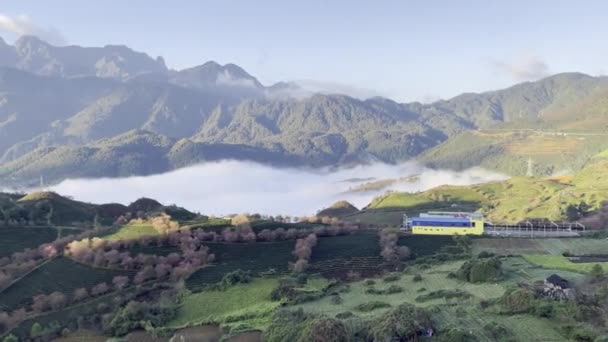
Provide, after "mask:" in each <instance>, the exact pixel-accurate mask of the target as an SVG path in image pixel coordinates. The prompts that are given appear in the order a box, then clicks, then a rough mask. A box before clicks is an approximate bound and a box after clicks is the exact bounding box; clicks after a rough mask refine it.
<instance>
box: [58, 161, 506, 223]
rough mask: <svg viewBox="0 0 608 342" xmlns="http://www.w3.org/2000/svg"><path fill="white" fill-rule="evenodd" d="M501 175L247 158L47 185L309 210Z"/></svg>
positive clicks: (203, 204) (214, 208) (95, 198)
mask: <svg viewBox="0 0 608 342" xmlns="http://www.w3.org/2000/svg"><path fill="white" fill-rule="evenodd" d="M415 174H416V175H420V176H419V181H418V182H415V183H400V184H396V185H394V186H392V187H389V188H385V189H382V190H379V191H372V192H365V193H350V192H348V190H349V188H350V187H353V186H354V185H356V184H357V183H356V182H354V183H353V182H345V180H352V179H361V180H360V181H358V182H366V180H364V179H369V178H370V177H371V178H375V179H387V178H399V177H404V176H408V175H415ZM504 178H505V177H504V176H502V175H499V174H496V173H492V172H488V171H484V170H481V169H472V170H467V171H463V172H454V171H447V170H439V171H437V170H429V169H426V168H424V167H421V166H420V165H417V164H415V163H411V162H410V163H405V164H401V165H387V164H382V163H377V164H371V165H362V166H357V167H353V168H348V169H339V170H333V171H330V170H329V169H322V170H312V169H278V168H273V167H270V166H265V165H260V164H256V163H250V162H240V161H223V162H217V163H207V164H202V165H198V166H193V167H188V168H184V169H180V170H177V171H173V172H170V173H166V174H161V175H154V176H148V177H129V178H118V179H108V178H105V179H74V180H66V181H63V182H62V183H60V184H58V185H56V186H54V187H52V190H54V191H57V192H58V193H60V194H63V195H69V196H73V197H74V198H75V199H77V200H82V201H87V202H92V203H109V202H119V203H124V204H128V203H130V202H132V201H134V200H136V199H137V198H140V197H151V198H155V199H157V200H159V201H160V202H162V203H165V204H177V205H180V206H183V207H185V208H188V209H190V210H194V211H199V212H201V213H205V214H214V215H222V214H229V213H236V212H250V213H255V212H258V213H262V214H289V215H311V214H315V213H316V211H317V210H319V209H322V208H323V207H327V206H329V205H331V204H332V203H334V202H336V201H338V200H348V201H350V202H352V203H353V204H355V205H356V206H358V207H363V206H365V205H367V204H368V203H369V202H370V201H371V200H372V198H373V197H375V196H377V195H379V194H380V193H383V192H385V191H386V190H399V191H420V190H425V189H429V188H432V187H435V186H439V185H443V184H454V185H467V184H474V183H483V182H487V181H493V180H501V179H504Z"/></svg>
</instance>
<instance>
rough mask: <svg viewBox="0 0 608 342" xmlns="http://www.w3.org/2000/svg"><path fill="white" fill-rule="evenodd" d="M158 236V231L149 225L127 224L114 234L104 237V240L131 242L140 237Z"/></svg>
mask: <svg viewBox="0 0 608 342" xmlns="http://www.w3.org/2000/svg"><path fill="white" fill-rule="evenodd" d="M153 235H158V231H157V230H156V229H154V227H152V225H151V224H149V223H129V224H127V225H124V226H122V227H120V228H119V229H118V230H117V231H116V232H114V233H113V234H110V235H108V236H105V237H104V239H106V240H131V239H137V238H139V237H142V236H153Z"/></svg>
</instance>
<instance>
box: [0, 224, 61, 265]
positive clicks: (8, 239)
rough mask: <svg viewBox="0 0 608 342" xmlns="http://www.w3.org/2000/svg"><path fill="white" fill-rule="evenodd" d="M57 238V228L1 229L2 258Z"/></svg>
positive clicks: (0, 252) (0, 253)
mask: <svg viewBox="0 0 608 342" xmlns="http://www.w3.org/2000/svg"><path fill="white" fill-rule="evenodd" d="M56 238H57V230H56V229H55V228H50V227H49V228H29V227H0V258H2V257H5V256H9V255H11V254H13V253H15V252H21V251H23V250H24V249H26V248H36V247H38V246H40V245H41V244H43V243H47V242H51V241H54V240H55V239H56Z"/></svg>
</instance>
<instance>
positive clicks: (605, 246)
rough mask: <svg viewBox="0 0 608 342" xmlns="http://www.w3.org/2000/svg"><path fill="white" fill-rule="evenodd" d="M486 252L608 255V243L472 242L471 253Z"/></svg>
mask: <svg viewBox="0 0 608 342" xmlns="http://www.w3.org/2000/svg"><path fill="white" fill-rule="evenodd" d="M482 251H487V252H491V253H495V254H498V255H525V254H551V255H562V253H565V252H569V253H571V254H575V255H584V254H608V241H607V240H602V239H586V238H562V239H540V238H539V239H526V238H481V239H474V240H473V253H475V254H478V253H479V252H482Z"/></svg>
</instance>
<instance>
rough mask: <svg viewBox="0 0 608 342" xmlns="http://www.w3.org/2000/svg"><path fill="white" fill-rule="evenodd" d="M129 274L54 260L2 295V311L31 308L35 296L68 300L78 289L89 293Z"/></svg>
mask: <svg viewBox="0 0 608 342" xmlns="http://www.w3.org/2000/svg"><path fill="white" fill-rule="evenodd" d="M127 274H129V272H126V271H110V270H100V269H94V268H91V267H87V266H84V265H81V264H78V263H76V262H73V261H71V260H70V259H67V258H57V259H53V260H51V261H49V262H47V263H46V264H43V265H42V266H40V268H38V269H36V270H34V271H33V272H31V273H30V274H28V275H26V276H25V277H24V278H22V279H21V280H20V281H18V282H17V283H15V284H13V286H11V287H9V288H7V289H5V290H4V291H2V292H0V311H1V310H4V311H12V310H15V309H18V308H21V307H24V306H27V305H30V304H31V303H32V297H33V296H35V295H39V294H49V293H51V292H54V291H59V292H62V293H64V294H65V295H66V296H67V297H68V298H69V297H70V296H71V295H72V294H73V292H74V290H75V289H77V288H80V287H84V288H87V289H90V288H91V287H93V286H95V285H97V284H99V283H101V282H107V283H111V282H112V278H114V277H115V276H118V275H127Z"/></svg>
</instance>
